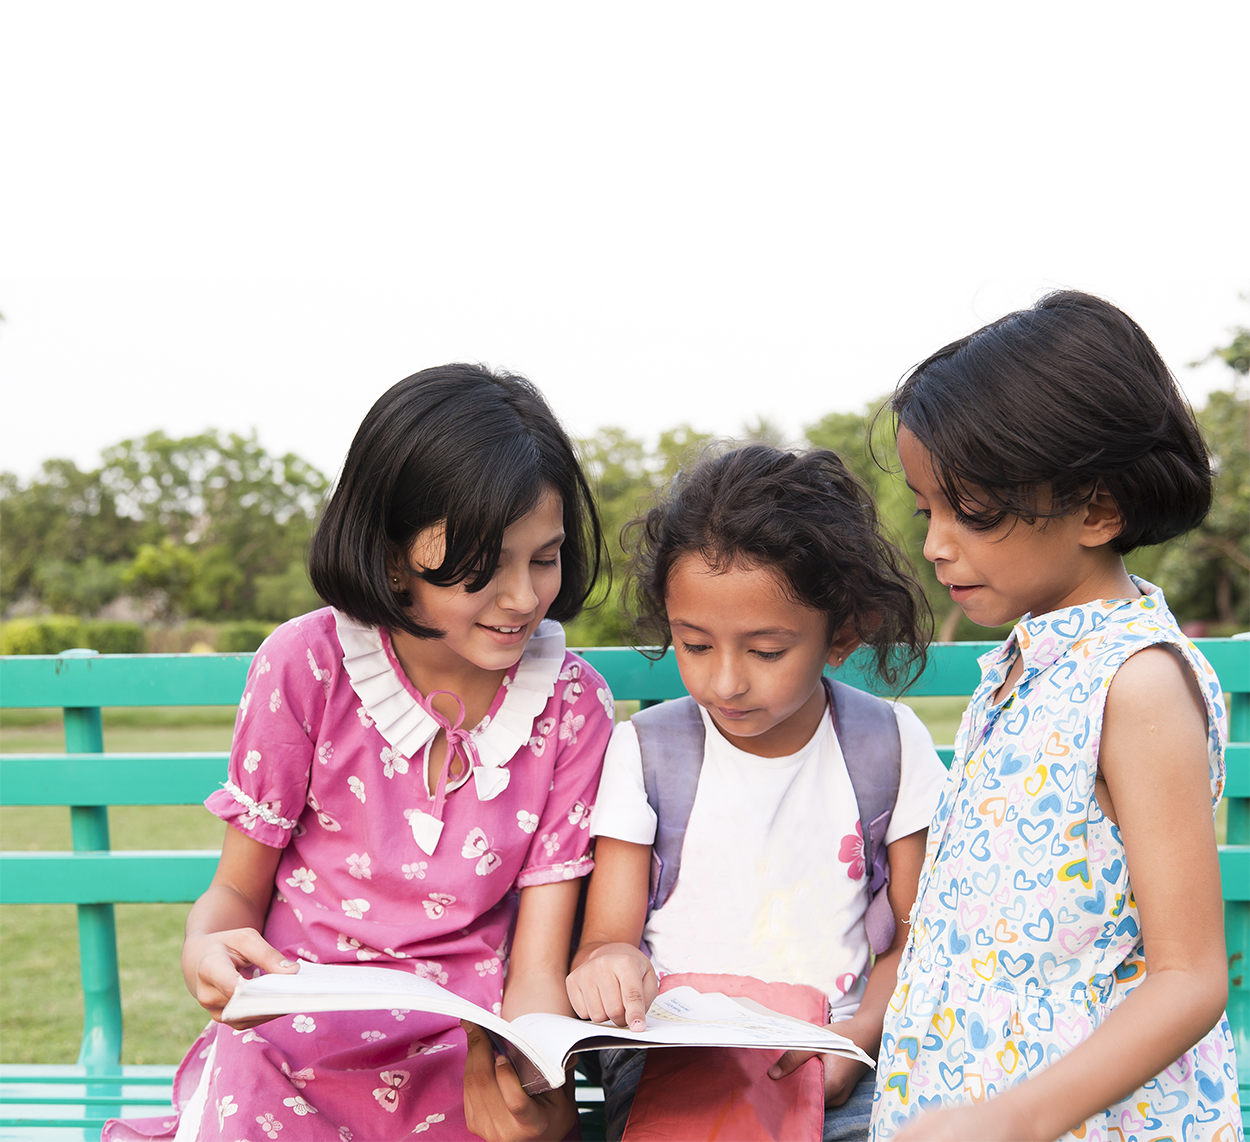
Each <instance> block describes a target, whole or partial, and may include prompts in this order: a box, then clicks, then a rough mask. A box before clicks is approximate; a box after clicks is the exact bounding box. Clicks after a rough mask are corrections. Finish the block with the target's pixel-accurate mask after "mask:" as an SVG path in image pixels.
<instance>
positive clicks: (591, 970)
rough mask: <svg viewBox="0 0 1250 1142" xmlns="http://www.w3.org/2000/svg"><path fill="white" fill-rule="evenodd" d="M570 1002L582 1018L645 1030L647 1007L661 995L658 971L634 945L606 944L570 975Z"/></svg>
mask: <svg viewBox="0 0 1250 1142" xmlns="http://www.w3.org/2000/svg"><path fill="white" fill-rule="evenodd" d="M566 986H567V987H568V993H569V1002H570V1003H571V1004H572V1005H573V1010H574V1011H576V1012H577V1014H578V1017H579V1018H581V1019H589V1020H590V1021H591V1022H592V1023H604V1022H606V1021H607V1020H611V1021H612V1022H613V1023H615V1024H616V1025H617V1026H618V1027H628V1028H629V1029H630V1030H631V1031H644V1030H646V1027H647V1008H649V1007H650V1006H651V1003H652V1001H653V1000H654V999H655V997H656V996H657V995H658V994H659V991H660V984H659V980H657V979H656V975H655V968H653V967H652V966H651V961H650V960H649V959H648V958H647V957H646V955H645V954H644V953H643V951H642V949H640V948H636V947H634V946H632V945H631V944H625V943H614V944H602V945H600V946H599V947H598V948H596V949H595V950H594V951H593V952H591V953H590V955H589V956H587V957H586V960H585V961H584V962H583V963H582V964H580V965H579V966H578V967H576V968H574V969H573V971H572V972H570V973H569V978H568V980H567V982H566Z"/></svg>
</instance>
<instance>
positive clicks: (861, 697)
mask: <svg viewBox="0 0 1250 1142" xmlns="http://www.w3.org/2000/svg"><path fill="white" fill-rule="evenodd" d="M825 686H826V687H827V688H828V690H829V697H830V700H831V702H832V704H833V718H834V726H835V727H836V729H837V734H838V743H839V744H840V745H841V747H842V757H843V758H844V759H845V761H846V771H847V773H848V774H849V775H850V778H851V787H852V788H853V789H854V790H855V800H856V802H857V803H858V805H859V824H860V829H861V831H862V833H863V837H864V864H865V866H866V868H867V870H868V897H869V903H868V911H867V912H865V913H864V927H865V929H866V930H867V933H868V942H869V943H870V944H871V945H872V950H873V954H874V955H880V954H881V953H882V952H884V951H885V950H886V949H887V948H888V947H889V946H890V944H891V943H893V941H894V911H893V909H892V908H891V907H890V901H889V896H888V894H887V892H886V888H887V887H888V886H889V883H890V865H889V860H888V858H887V854H886V844H885V834H886V830H887V829H888V828H889V825H890V816H891V814H893V812H894V803H895V801H897V800H898V785H899V772H900V769H901V767H902V743H901V741H900V740H899V736H898V719H897V718H896V717H895V716H894V708H893V707H892V706H891V705H890V703H889V702H886V701H885V700H884V699H881V698H877V697H874V696H873V695H872V694H866V693H865V692H864V691H863V690H857V689H855V687H854V686H848V685H846V683H845V682H834V681H831V680H830V679H828V678H826V679H825Z"/></svg>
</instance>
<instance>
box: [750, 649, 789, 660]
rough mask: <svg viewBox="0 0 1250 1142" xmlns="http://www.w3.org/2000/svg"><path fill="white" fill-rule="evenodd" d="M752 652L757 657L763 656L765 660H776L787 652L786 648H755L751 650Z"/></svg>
mask: <svg viewBox="0 0 1250 1142" xmlns="http://www.w3.org/2000/svg"><path fill="white" fill-rule="evenodd" d="M751 653H752V654H754V655H755V657H756V658H762V659H763V660H764V661H765V662H775V661H776V660H777V659H778V658H780V657H781V656H782V655H783V654H785V651H784V650H753V651H751Z"/></svg>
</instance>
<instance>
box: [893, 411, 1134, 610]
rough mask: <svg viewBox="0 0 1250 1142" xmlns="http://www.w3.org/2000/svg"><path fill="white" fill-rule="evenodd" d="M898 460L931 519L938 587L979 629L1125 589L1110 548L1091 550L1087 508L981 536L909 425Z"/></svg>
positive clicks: (929, 548)
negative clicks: (1114, 575) (1111, 581)
mask: <svg viewBox="0 0 1250 1142" xmlns="http://www.w3.org/2000/svg"><path fill="white" fill-rule="evenodd" d="M898 457H899V460H900V461H901V462H902V465H903V472H904V474H905V475H906V477H907V485H908V487H910V488H911V490H912V491H913V492H915V494H916V508H917V510H918V511H919V513H920V514H921V515H923V516H924V517H925V518H926V519H927V520H928V521H929V530H928V534H927V535H926V537H925V544H924V556H925V558H926V559H927V560H929V562H930V563H932V564H933V566H934V569H935V570H936V571H937V577H938V582H940V583H941V584H942V586H944V587H948V588H949V589H950V594H951V600H952V601H953V602H955V603H957V604H958V605H959V606H960V608H962V610H963V612H964V614H966V615H967V616H968V617H969V618H970V619H971V620H972V621H973V622H974V623H977V624H978V625H980V626H985V627H995V626H1001V625H1003V624H1004V623H1009V622H1015V621H1016V620H1017V619H1018V618H1020V617H1021V615H1024V614H1026V613H1030V612H1031V613H1032V614H1035V615H1041V614H1046V613H1047V612H1049V611H1056V610H1060V609H1061V608H1063V607H1072V606H1077V605H1079V604H1082V603H1088V602H1092V601H1093V600H1094V599H1101V598H1107V597H1109V596H1108V594H1107V593H1106V592H1107V591H1108V589H1110V590H1112V591H1118V590H1120V589H1122V586H1123V584H1121V583H1117V584H1116V585H1115V586H1114V587H1110V588H1109V586H1108V581H1107V570H1108V568H1109V566H1110V565H1111V561H1110V560H1108V559H1107V558H1105V556H1106V555H1107V551H1106V550H1104V551H1103V552H1102V553H1101V556H1099V555H1098V554H1097V547H1096V546H1094V545H1091V543H1090V540H1091V539H1093V538H1096V537H1095V536H1094V535H1093V533H1091V531H1090V529H1089V526H1088V513H1087V512H1086V511H1085V510H1084V509H1082V510H1078V511H1076V512H1073V513H1072V514H1070V515H1066V516H1061V517H1060V518H1058V519H1051V520H1045V521H1039V522H1038V523H1033V524H1030V523H1026V522H1025V521H1024V520H1020V519H1006V520H1004V521H1003V522H1002V523H1001V524H1000V525H999V526H998V527H996V528H993V529H992V530H990V531H978V530H977V529H976V528H974V527H972V526H970V525H969V524H967V523H964V522H962V517H960V516H959V515H958V514H957V513H956V512H955V510H954V509H953V508H952V506H951V504H950V502H949V501H948V500H947V498H946V494H945V492H943V491H942V486H941V484H940V483H939V482H938V478H937V475H936V473H935V471H934V467H933V462H932V459H931V457H930V455H929V451H928V449H927V448H925V446H924V445H923V444H921V443H920V441H919V440H918V439H917V437H916V435H915V434H914V433H912V432H911V431H909V430H908V429H906V428H902V427H900V428H899V432H898ZM1108 538H1109V537H1106V536H1104V537H1102V539H1101V543H1102V544H1105V543H1106V542H1107V539H1108ZM1121 571H1122V568H1121Z"/></svg>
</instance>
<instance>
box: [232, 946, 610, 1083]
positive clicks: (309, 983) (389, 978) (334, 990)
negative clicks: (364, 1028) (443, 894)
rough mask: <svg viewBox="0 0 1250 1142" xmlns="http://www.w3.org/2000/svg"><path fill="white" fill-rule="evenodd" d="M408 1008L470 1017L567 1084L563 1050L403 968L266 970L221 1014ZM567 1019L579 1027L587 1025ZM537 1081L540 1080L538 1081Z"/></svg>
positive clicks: (320, 966)
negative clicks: (287, 972)
mask: <svg viewBox="0 0 1250 1142" xmlns="http://www.w3.org/2000/svg"><path fill="white" fill-rule="evenodd" d="M393 1007H407V1008H410V1009H411V1010H413V1011H430V1012H434V1013H436V1014H439V1015H450V1016H452V1017H454V1018H456V1019H467V1020H469V1022H471V1023H476V1024H477V1025H478V1026H479V1027H482V1028H483V1029H485V1030H486V1031H489V1032H491V1033H492V1035H493V1036H494V1037H495V1038H496V1039H502V1040H505V1041H507V1042H510V1043H514V1044H515V1045H516V1046H517V1047H518V1048H519V1049H520V1050H521V1051H522V1052H523V1053H524V1054H525V1055H526V1056H527V1057H528V1058H529V1059H530V1060H531V1061H532V1062H533V1063H534V1065H535V1066H536V1067H537V1068H538V1070H539V1071H540V1072H541V1073H542V1076H543V1078H544V1079H545V1080H546V1084H547V1085H544V1086H542V1087H541V1089H543V1090H549V1089H551V1088H552V1087H558V1086H562V1085H563V1084H564V1058H563V1055H564V1050H563V1049H558V1050H556V1051H554V1052H550V1053H549V1052H546V1051H544V1050H543V1048H542V1047H541V1046H540V1045H539V1044H538V1043H535V1042H534V1041H533V1040H532V1039H531V1038H530V1037H529V1036H528V1035H527V1034H526V1033H525V1029H524V1028H521V1027H518V1026H516V1025H514V1024H512V1023H509V1022H508V1021H507V1020H506V1019H501V1018H500V1017H499V1016H498V1015H496V1014H495V1013H494V1012H493V1011H487V1010H486V1008H484V1007H479V1006H478V1005H477V1004H476V1003H473V1002H471V1001H470V1000H467V999H464V998H462V997H461V996H459V995H456V994H455V993H454V992H451V991H448V990H447V989H446V988H445V987H439V985H438V984H436V983H432V982H431V981H430V980H428V979H423V978H421V977H420V976H418V975H414V974H413V973H412V972H410V971H405V970H404V969H402V968H385V967H381V966H380V965H378V966H365V965H363V964H314V963H309V962H307V961H305V960H301V961H300V968H299V971H298V972H297V973H296V974H295V975H280V974H277V973H275V974H273V975H262V976H257V977H256V978H255V979H245V980H244V981H243V982H242V983H241V984H239V986H238V987H236V988H235V991H234V995H233V996H231V998H230V1002H229V1003H227V1004H226V1007H225V1010H224V1011H223V1012H222V1018H223V1019H225V1020H231V1019H250V1018H253V1017H255V1016H257V1015H296V1014H300V1013H302V1012H305V1011H389V1010H390V1009H391V1008H393ZM546 1018H550V1019H564V1021H565V1022H567V1023H571V1024H573V1025H574V1026H575V1027H576V1028H578V1029H580V1030H584V1029H585V1027H586V1026H587V1025H586V1024H585V1023H582V1022H581V1021H580V1020H577V1019H566V1018H565V1017H564V1016H560V1015H551V1016H547V1017H546ZM533 1085H535V1086H537V1084H533Z"/></svg>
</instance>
